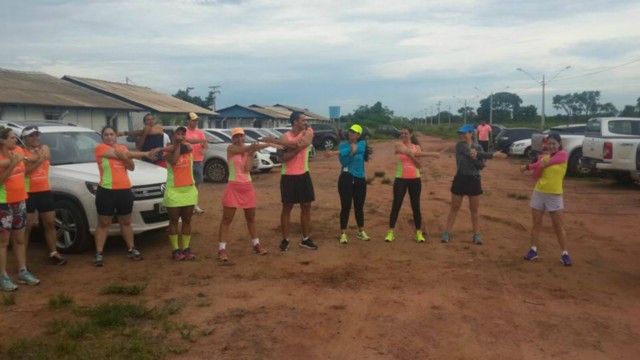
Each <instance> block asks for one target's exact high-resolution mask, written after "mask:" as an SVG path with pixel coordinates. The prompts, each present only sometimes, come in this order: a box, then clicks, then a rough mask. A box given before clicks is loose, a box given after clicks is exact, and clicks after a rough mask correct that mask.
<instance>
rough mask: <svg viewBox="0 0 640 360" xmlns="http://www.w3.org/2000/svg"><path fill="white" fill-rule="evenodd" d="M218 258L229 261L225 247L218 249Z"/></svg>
mask: <svg viewBox="0 0 640 360" xmlns="http://www.w3.org/2000/svg"><path fill="white" fill-rule="evenodd" d="M218 260H220V261H229V257H228V256H227V250H226V249H220V250H218Z"/></svg>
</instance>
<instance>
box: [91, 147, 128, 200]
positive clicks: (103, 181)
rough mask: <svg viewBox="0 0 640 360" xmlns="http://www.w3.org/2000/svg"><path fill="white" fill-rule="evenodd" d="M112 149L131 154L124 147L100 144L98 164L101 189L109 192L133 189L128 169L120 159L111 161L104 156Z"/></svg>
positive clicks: (97, 152)
mask: <svg viewBox="0 0 640 360" xmlns="http://www.w3.org/2000/svg"><path fill="white" fill-rule="evenodd" d="M110 149H118V150H122V151H124V152H129V150H128V149H127V147H126V146H124V145H118V144H116V145H113V146H111V145H107V144H99V145H98V146H96V162H97V163H98V170H100V187H102V188H104V189H109V190H120V189H131V181H129V174H127V168H126V167H125V165H124V163H123V162H122V160H120V159H111V158H108V157H105V156H104V154H105V153H106V152H107V151H109V150H110Z"/></svg>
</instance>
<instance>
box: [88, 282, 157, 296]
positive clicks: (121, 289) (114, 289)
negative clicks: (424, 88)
mask: <svg viewBox="0 0 640 360" xmlns="http://www.w3.org/2000/svg"><path fill="white" fill-rule="evenodd" d="M146 288H147V284H141V285H123V284H113V285H109V286H107V287H106V288H104V289H102V291H100V294H102V295H129V296H135V295H140V293H142V292H143V291H144V289H146Z"/></svg>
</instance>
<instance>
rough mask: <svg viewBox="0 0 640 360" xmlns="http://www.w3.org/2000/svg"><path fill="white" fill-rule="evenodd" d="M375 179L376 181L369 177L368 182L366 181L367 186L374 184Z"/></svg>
mask: <svg viewBox="0 0 640 360" xmlns="http://www.w3.org/2000/svg"><path fill="white" fill-rule="evenodd" d="M374 179H375V177H368V178H367V180H366V181H367V185H371V184H373V180H374Z"/></svg>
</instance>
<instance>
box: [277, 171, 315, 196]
mask: <svg viewBox="0 0 640 360" xmlns="http://www.w3.org/2000/svg"><path fill="white" fill-rule="evenodd" d="M280 197H281V199H282V202H283V203H284V204H300V203H310V202H312V201H314V200H315V199H316V196H315V193H314V192H313V183H312V182H311V175H310V174H309V172H308V171H307V172H306V173H304V174H302V175H282V176H281V177H280Z"/></svg>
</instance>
